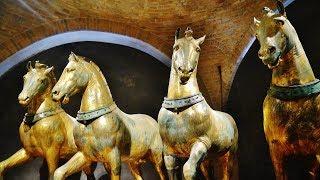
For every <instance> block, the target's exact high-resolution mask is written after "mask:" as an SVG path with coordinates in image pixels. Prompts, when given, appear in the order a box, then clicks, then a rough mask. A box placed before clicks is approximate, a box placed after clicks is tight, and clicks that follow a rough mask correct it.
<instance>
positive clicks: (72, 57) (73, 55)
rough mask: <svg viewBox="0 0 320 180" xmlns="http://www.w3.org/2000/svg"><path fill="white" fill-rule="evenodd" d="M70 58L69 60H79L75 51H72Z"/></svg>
mask: <svg viewBox="0 0 320 180" xmlns="http://www.w3.org/2000/svg"><path fill="white" fill-rule="evenodd" d="M68 59H69V61H76V62H78V57H77V55H76V54H74V53H73V52H71V53H70V55H69V58H68Z"/></svg>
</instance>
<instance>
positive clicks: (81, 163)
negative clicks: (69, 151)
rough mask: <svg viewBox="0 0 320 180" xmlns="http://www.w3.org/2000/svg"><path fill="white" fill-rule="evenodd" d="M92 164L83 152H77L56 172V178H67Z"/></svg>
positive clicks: (55, 179) (56, 179) (58, 179)
mask: <svg viewBox="0 0 320 180" xmlns="http://www.w3.org/2000/svg"><path fill="white" fill-rule="evenodd" d="M90 164H91V162H90V161H88V160H87V158H86V157H85V156H84V154H83V153H82V152H77V153H76V154H75V155H74V156H73V157H72V158H71V159H70V160H69V161H68V162H67V163H66V164H64V165H63V166H61V167H59V168H58V169H57V170H56V171H55V172H54V180H60V179H65V178H66V177H68V176H70V175H71V174H74V173H76V172H79V171H81V170H82V169H83V168H85V167H86V166H88V165H90Z"/></svg>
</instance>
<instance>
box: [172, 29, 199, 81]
mask: <svg viewBox="0 0 320 180" xmlns="http://www.w3.org/2000/svg"><path fill="white" fill-rule="evenodd" d="M179 32H180V28H178V29H177V31H176V35H175V42H174V45H173V54H172V66H173V68H174V70H175V72H176V73H177V74H178V76H179V79H180V84H182V85H185V84H187V83H188V80H189V79H190V77H191V75H192V74H196V69H197V66H198V59H199V55H200V50H201V49H200V45H201V44H202V43H203V42H204V40H205V35H204V36H203V37H201V38H199V39H194V38H193V37H192V33H193V31H192V30H191V28H189V27H188V28H187V29H186V31H185V36H184V37H183V38H179Z"/></svg>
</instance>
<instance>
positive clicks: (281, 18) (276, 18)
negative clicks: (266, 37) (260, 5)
mask: <svg viewBox="0 0 320 180" xmlns="http://www.w3.org/2000/svg"><path fill="white" fill-rule="evenodd" d="M273 19H274V20H275V21H276V22H277V23H278V24H280V25H281V26H283V25H284V23H285V21H286V18H284V17H283V16H280V17H275V18H273Z"/></svg>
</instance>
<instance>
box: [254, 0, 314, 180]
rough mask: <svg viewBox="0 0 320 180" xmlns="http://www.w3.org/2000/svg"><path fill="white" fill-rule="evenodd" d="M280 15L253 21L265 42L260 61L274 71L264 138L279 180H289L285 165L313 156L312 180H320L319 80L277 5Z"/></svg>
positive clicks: (270, 13) (267, 11)
mask: <svg viewBox="0 0 320 180" xmlns="http://www.w3.org/2000/svg"><path fill="white" fill-rule="evenodd" d="M278 10H279V13H276V12H274V11H272V10H270V9H269V8H267V7H265V8H264V9H263V12H264V15H263V17H262V19H261V20H258V19H254V25H255V32H256V37H257V39H258V40H259V42H260V46H261V47H260V50H259V53H258V55H259V58H260V59H261V60H262V62H263V63H264V64H265V65H267V66H268V67H269V68H270V69H271V70H272V80H271V85H270V89H269V91H268V94H267V96H266V97H265V100H264V103H263V118H264V121H263V123H264V132H265V136H266V139H267V142H268V144H269V150H270V156H271V159H272V162H273V166H274V170H275V175H276V178H277V179H278V180H284V179H287V178H288V174H287V172H286V169H285V168H286V167H284V162H285V159H286V158H287V157H288V156H291V155H309V156H310V155H311V156H314V157H315V158H314V162H313V163H312V164H313V166H312V167H311V169H309V170H308V171H309V173H310V177H311V178H312V179H316V173H317V170H318V168H319V162H318V161H317V159H316V158H319V157H320V156H319V153H320V96H319V92H320V84H319V80H318V79H316V78H315V76H314V74H313V71H312V69H311V66H310V64H309V61H308V58H307V56H306V54H305V52H304V49H303V47H302V45H301V42H300V40H299V38H298V35H297V33H296V31H295V29H294V27H293V26H292V24H291V23H290V22H289V20H288V19H287V16H286V13H285V9H284V6H283V4H282V3H281V2H279V1H278Z"/></svg>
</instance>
